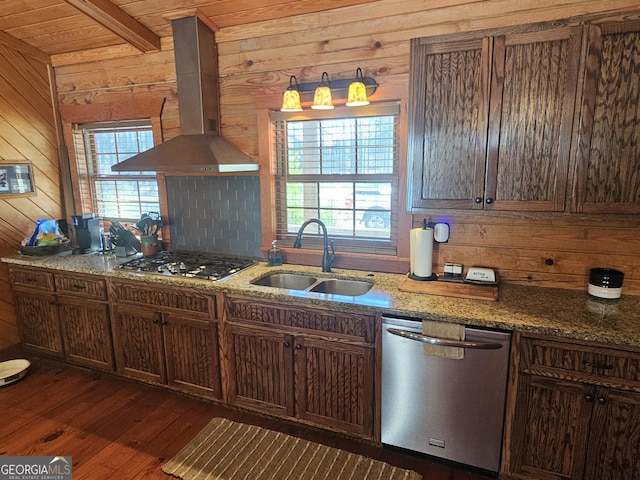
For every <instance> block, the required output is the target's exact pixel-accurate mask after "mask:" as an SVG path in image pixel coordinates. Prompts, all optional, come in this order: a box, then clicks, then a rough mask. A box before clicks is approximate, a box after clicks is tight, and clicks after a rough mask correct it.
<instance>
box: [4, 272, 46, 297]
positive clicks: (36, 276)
mask: <svg viewBox="0 0 640 480" xmlns="http://www.w3.org/2000/svg"><path fill="white" fill-rule="evenodd" d="M9 276H10V278H11V282H12V283H13V286H14V287H16V288H28V289H34V288H35V289H38V290H46V291H48V292H53V274H52V273H50V272H47V271H45V270H42V269H31V268H23V267H18V268H16V267H9Z"/></svg>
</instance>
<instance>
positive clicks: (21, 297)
mask: <svg viewBox="0 0 640 480" xmlns="http://www.w3.org/2000/svg"><path fill="white" fill-rule="evenodd" d="M15 306H16V313H17V317H18V329H19V331H20V337H21V339H22V343H23V345H24V346H25V347H26V348H27V349H29V350H31V351H34V352H37V353H42V354H45V355H50V356H54V357H59V358H62V357H63V356H64V349H63V344H62V332H61V330H60V317H59V315H58V307H57V305H56V298H55V296H54V295H37V294H36V295H33V294H29V293H26V292H16V293H15Z"/></svg>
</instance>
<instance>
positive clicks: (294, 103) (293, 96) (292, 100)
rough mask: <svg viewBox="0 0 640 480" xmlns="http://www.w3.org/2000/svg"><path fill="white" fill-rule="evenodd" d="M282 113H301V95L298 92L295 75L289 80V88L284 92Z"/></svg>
mask: <svg viewBox="0 0 640 480" xmlns="http://www.w3.org/2000/svg"><path fill="white" fill-rule="evenodd" d="M280 111H281V112H301V111H302V106H301V105H300V93H299V92H298V81H297V80H296V77H294V76H293V75H292V76H291V78H290V79H289V88H287V89H286V90H285V91H284V95H283V98H282V108H281V109H280Z"/></svg>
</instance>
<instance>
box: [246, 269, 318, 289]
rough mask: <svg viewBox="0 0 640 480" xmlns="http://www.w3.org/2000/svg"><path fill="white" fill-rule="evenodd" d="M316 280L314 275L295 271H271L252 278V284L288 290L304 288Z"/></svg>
mask: <svg viewBox="0 0 640 480" xmlns="http://www.w3.org/2000/svg"><path fill="white" fill-rule="evenodd" d="M317 281H318V279H317V278H315V277H310V276H308V275H298V274H296V273H272V274H270V275H267V276H265V277H262V278H259V279H258V280H254V281H253V282H251V283H253V284H254V285H262V286H264V287H275V288H287V289H289V290H306V289H307V288H309V287H310V286H311V285H313V284H314V283H316V282H317Z"/></svg>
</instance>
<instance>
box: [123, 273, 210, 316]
mask: <svg viewBox="0 0 640 480" xmlns="http://www.w3.org/2000/svg"><path fill="white" fill-rule="evenodd" d="M111 295H112V296H113V299H114V300H115V301H117V302H119V303H120V302H123V303H134V304H135V305H149V306H153V307H154V308H159V309H162V308H170V309H177V310H181V311H183V312H192V313H200V314H203V315H206V316H207V317H208V318H215V317H216V308H215V305H216V303H215V297H214V296H208V295H202V294H200V293H197V292H196V291H195V290H191V289H184V288H171V287H162V286H159V285H158V284H155V283H153V284H150V283H142V282H123V281H118V280H115V281H112V282H111Z"/></svg>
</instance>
